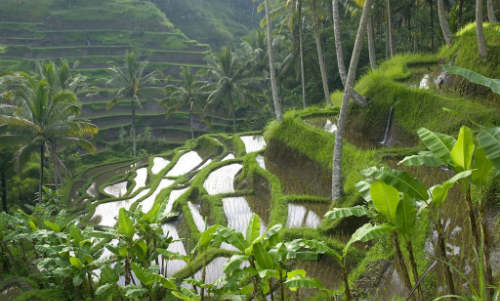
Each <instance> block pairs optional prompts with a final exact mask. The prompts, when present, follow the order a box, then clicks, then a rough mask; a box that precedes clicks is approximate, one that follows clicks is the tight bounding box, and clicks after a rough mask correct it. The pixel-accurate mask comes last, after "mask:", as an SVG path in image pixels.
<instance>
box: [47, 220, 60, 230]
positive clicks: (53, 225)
mask: <svg viewBox="0 0 500 301" xmlns="http://www.w3.org/2000/svg"><path fill="white" fill-rule="evenodd" d="M43 223H44V224H45V226H47V228H49V229H50V230H52V231H54V232H61V227H60V226H59V225H58V224H56V223H53V222H51V221H44V222H43Z"/></svg>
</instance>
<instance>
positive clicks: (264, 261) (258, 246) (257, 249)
mask: <svg viewBox="0 0 500 301" xmlns="http://www.w3.org/2000/svg"><path fill="white" fill-rule="evenodd" d="M252 255H253V256H254V257H255V261H256V262H257V264H258V265H259V267H260V268H261V269H272V268H274V262H273V259H272V257H271V255H269V253H268V252H267V250H266V249H265V248H264V246H263V245H262V243H260V242H257V243H255V244H253V254H252Z"/></svg>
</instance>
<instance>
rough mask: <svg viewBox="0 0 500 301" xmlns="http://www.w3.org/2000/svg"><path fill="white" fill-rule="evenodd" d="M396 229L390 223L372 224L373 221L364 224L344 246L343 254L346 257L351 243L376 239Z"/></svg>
mask: <svg viewBox="0 0 500 301" xmlns="http://www.w3.org/2000/svg"><path fill="white" fill-rule="evenodd" d="M392 231H394V227H393V226H391V225H389V224H382V225H372V224H371V223H367V224H364V225H363V226H361V227H359V228H358V229H357V230H356V231H355V232H354V233H353V234H352V235H351V239H349V241H348V242H347V244H346V245H345V246H344V250H343V251H342V256H343V257H345V256H346V255H347V252H348V250H349V248H350V247H351V245H352V244H353V243H355V242H358V241H362V242H367V241H369V240H372V239H376V238H379V237H382V236H384V235H386V234H387V233H390V232H392Z"/></svg>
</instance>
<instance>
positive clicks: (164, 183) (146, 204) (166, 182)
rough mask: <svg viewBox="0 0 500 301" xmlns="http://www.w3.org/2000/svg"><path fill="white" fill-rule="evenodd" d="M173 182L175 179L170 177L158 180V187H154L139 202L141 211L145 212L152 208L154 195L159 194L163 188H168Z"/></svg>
mask: <svg viewBox="0 0 500 301" xmlns="http://www.w3.org/2000/svg"><path fill="white" fill-rule="evenodd" d="M174 182H175V181H173V180H170V179H162V180H161V181H160V184H158V187H156V190H155V191H154V192H153V193H152V194H151V195H150V196H149V197H148V198H146V199H145V200H144V201H142V202H141V206H142V212H144V213H146V212H148V211H149V210H151V208H153V205H154V203H155V200H156V197H157V196H158V195H159V194H160V192H161V191H162V190H163V189H165V188H168V187H169V186H170V185H172V184H173V183H174Z"/></svg>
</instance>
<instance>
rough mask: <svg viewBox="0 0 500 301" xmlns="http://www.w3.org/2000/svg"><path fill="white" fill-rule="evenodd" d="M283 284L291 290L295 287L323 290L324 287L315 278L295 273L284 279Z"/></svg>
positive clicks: (295, 288)
mask: <svg viewBox="0 0 500 301" xmlns="http://www.w3.org/2000/svg"><path fill="white" fill-rule="evenodd" d="M285 285H286V286H288V287H289V288H290V289H291V290H292V291H295V290H297V288H311V289H319V290H323V289H325V287H324V286H323V285H322V284H321V281H319V280H318V279H316V278H310V277H302V276H301V275H296V276H295V277H293V278H290V279H288V280H287V281H285Z"/></svg>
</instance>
